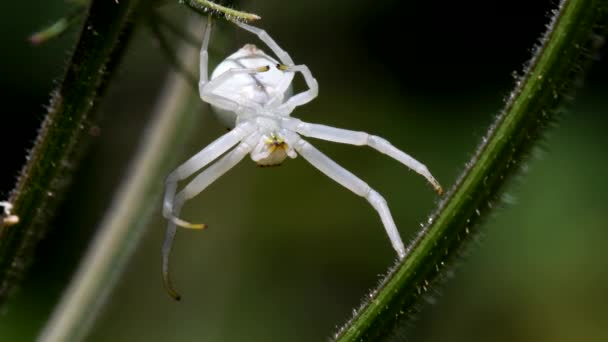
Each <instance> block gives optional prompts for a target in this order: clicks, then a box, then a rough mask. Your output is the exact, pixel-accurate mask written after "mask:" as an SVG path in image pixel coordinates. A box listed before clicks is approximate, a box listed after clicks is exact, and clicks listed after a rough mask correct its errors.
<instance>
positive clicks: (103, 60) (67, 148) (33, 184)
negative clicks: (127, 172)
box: [0, 0, 137, 305]
mask: <svg viewBox="0 0 608 342" xmlns="http://www.w3.org/2000/svg"><path fill="white" fill-rule="evenodd" d="M136 3H137V0H123V1H121V3H120V5H117V4H116V3H114V2H113V1H107V0H95V1H93V2H92V4H91V6H90V9H89V14H88V16H87V18H86V20H85V23H84V25H83V30H82V33H81V35H80V38H79V40H78V43H77V45H76V48H75V50H74V53H73V55H72V58H71V61H70V63H69V65H68V68H67V71H66V74H65V76H64V79H63V81H62V82H61V86H60V87H59V88H58V89H57V90H55V91H54V93H53V97H52V101H51V105H50V108H49V111H48V113H47V115H46V117H45V119H44V121H43V123H42V127H41V128H40V130H39V135H38V138H37V139H36V142H35V145H34V147H33V148H32V150H31V152H30V154H29V156H28V158H27V163H26V165H25V166H24V167H23V169H22V171H21V174H20V176H19V179H18V181H17V184H16V186H15V188H14V189H13V191H12V192H11V195H10V198H9V202H10V203H12V204H13V206H14V209H13V214H15V215H17V216H18V217H19V219H20V222H19V223H18V224H16V225H12V226H10V227H8V226H3V224H2V221H0V305H2V304H4V303H5V301H6V299H7V298H8V296H9V294H10V293H11V292H12V290H13V289H15V288H16V285H17V284H18V282H19V279H20V278H21V277H22V276H23V273H24V272H25V269H26V267H27V266H28V265H29V264H30V263H31V261H32V255H33V249H34V247H35V246H36V244H37V242H38V241H39V240H40V239H41V238H42V237H43V236H44V234H45V233H46V231H47V230H48V229H49V227H48V225H49V220H50V219H51V214H50V213H51V212H52V210H53V209H54V207H55V206H56V205H57V203H58V201H59V200H60V198H61V197H62V194H63V192H64V190H65V188H66V184H67V183H69V178H70V174H71V172H72V170H73V165H74V163H75V162H76V159H77V158H76V156H77V154H78V152H80V149H79V147H80V146H81V145H82V143H83V141H85V140H86V137H87V136H88V129H87V128H88V120H89V119H90V116H91V114H92V112H93V109H94V107H95V105H96V104H97V103H98V101H99V99H100V97H101V95H102V93H103V90H104V88H105V85H106V82H107V80H108V79H109V78H110V77H111V76H112V72H113V70H114V67H115V66H116V64H117V63H118V60H119V59H120V58H119V57H120V55H121V53H122V51H123V48H124V46H126V43H125V42H124V41H126V40H127V39H128V37H129V36H130V34H129V33H130V32H131V28H132V24H131V23H130V22H129V21H128V18H129V14H130V12H131V9H132V8H133V7H134V6H135V4H136ZM119 39H122V40H123V42H122V44H118V41H119Z"/></svg>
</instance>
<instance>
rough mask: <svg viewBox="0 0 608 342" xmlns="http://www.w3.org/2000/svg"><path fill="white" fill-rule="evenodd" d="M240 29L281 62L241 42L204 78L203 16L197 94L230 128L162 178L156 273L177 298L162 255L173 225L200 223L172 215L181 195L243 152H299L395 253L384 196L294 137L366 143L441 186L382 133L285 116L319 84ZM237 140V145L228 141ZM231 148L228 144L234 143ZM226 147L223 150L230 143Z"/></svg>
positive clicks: (194, 191)
mask: <svg viewBox="0 0 608 342" xmlns="http://www.w3.org/2000/svg"><path fill="white" fill-rule="evenodd" d="M234 23H235V24H236V25H238V26H239V27H241V28H242V29H244V30H246V31H249V32H251V33H253V34H255V35H257V36H258V38H259V39H260V40H261V41H262V42H264V43H265V44H266V45H267V46H268V47H269V48H270V50H272V52H273V53H274V54H275V55H276V56H277V57H278V59H279V60H280V63H279V62H277V61H276V60H275V59H274V58H272V57H271V56H269V55H267V54H265V53H264V52H263V51H262V50H260V49H258V48H256V47H255V46H254V45H251V44H247V45H245V46H244V47H243V48H241V49H240V50H238V51H237V52H235V53H234V54H232V55H230V56H229V57H228V58H226V59H225V60H223V61H222V62H221V63H220V64H219V65H218V66H217V67H216V69H215V70H214V71H213V73H212V75H211V79H210V80H209V78H208V73H207V67H208V65H207V64H208V53H207V47H208V45H209V38H210V32H211V20H209V21H207V24H206V27H205V31H204V37H203V43H202V47H201V52H200V81H199V93H200V96H201V98H202V99H203V101H205V102H208V103H209V104H211V106H212V107H213V108H214V109H215V112H216V114H217V115H218V117H219V119H220V120H221V121H222V122H224V123H225V124H227V125H229V126H230V127H234V128H232V130H231V131H230V132H228V133H226V134H224V135H223V136H221V137H220V138H218V139H217V140H215V141H213V142H212V143H211V144H209V146H207V147H205V148H204V149H203V150H201V151H200V152H198V153H197V154H196V155H194V156H193V157H191V158H190V159H189V160H188V161H186V162H185V163H183V164H182V165H180V166H179V167H178V168H177V169H175V170H174V171H173V172H171V174H169V176H168V177H167V180H166V183H165V196H164V202H163V216H164V217H165V218H167V219H168V220H169V223H168V227H167V232H166V235H165V241H164V243H163V249H162V255H163V264H162V265H163V280H164V284H165V287H166V289H167V291H168V292H169V294H170V295H171V296H172V297H173V298H175V299H179V298H180V297H179V295H178V294H177V293H176V292H175V291H174V290H173V288H172V286H171V282H170V278H169V271H168V268H169V254H170V252H171V246H172V243H173V239H174V237H175V233H176V226H180V227H184V228H194V229H203V228H205V225H203V224H192V223H190V222H187V221H184V220H182V219H180V218H179V213H180V211H181V209H182V206H183V204H184V202H185V201H187V200H188V199H190V198H192V197H194V196H196V195H198V194H199V193H200V192H201V191H203V190H204V189H205V188H207V186H209V185H210V184H211V183H212V182H214V181H215V180H217V179H218V178H219V177H220V176H222V175H223V174H224V173H226V172H227V171H228V170H230V169H231V168H232V167H234V166H235V165H236V164H237V163H239V162H240V161H241V160H242V159H243V158H244V157H245V156H246V155H247V154H250V155H251V159H253V161H255V162H256V163H257V164H258V165H261V166H271V165H278V164H280V163H281V162H283V160H285V159H286V158H287V157H290V158H295V157H296V156H297V155H298V154H299V155H301V156H302V157H303V158H304V159H306V160H307V161H308V162H309V163H311V164H312V165H313V166H314V167H316V168H317V169H319V170H320V171H321V172H322V173H324V174H326V175H327V176H328V177H330V178H331V179H333V180H334V181H336V182H338V183H340V184H341V185H342V186H344V187H346V188H347V189H349V190H351V191H352V192H354V193H355V194H357V195H359V196H361V197H364V198H365V199H366V200H368V201H369V203H370V204H371V205H372V206H373V207H374V209H375V210H376V211H377V212H378V214H379V215H380V219H381V221H382V224H383V225H384V228H385V229H386V232H387V234H388V237H389V239H390V241H391V244H392V245H393V248H394V249H395V251H397V255H398V256H399V258H400V259H401V258H403V257H404V256H405V248H404V246H403V242H402V241H401V237H400V236H399V232H398V230H397V227H396V226H395V222H394V221H393V218H392V217H391V213H390V211H389V209H388V206H387V204H386V201H385V200H384V198H383V197H382V196H380V194H378V193H377V192H376V191H375V190H373V189H372V188H370V187H369V185H367V183H365V182H364V181H362V180H361V179H359V178H357V177H356V176H355V175H353V174H352V173H350V172H349V171H348V170H346V169H344V168H343V167H341V166H340V165H338V164H336V163H335V162H334V161H333V160H331V159H330V158H328V157H327V156H326V155H325V154H323V153H321V152H320V151H319V150H317V149H316V148H314V147H313V146H312V145H311V144H309V143H308V142H307V141H306V140H304V139H302V138H301V137H300V136H306V137H311V138H317V139H322V140H327V141H333V142H337V143H343V144H351V145H358V146H362V145H367V146H370V147H372V148H374V149H376V150H378V151H380V152H382V153H384V154H386V155H388V156H390V157H392V158H394V159H396V160H397V161H399V162H401V163H402V164H404V165H405V166H407V167H409V168H410V169H412V170H414V171H415V172H417V173H419V174H420V175H422V176H423V177H425V178H426V179H427V180H428V181H429V182H430V183H431V184H432V185H433V187H434V188H435V190H436V191H437V192H438V193H439V194H441V193H442V188H441V186H440V185H439V183H438V182H437V181H436V180H435V178H434V177H433V176H432V175H431V173H430V172H429V170H428V169H427V168H426V166H424V165H423V164H422V163H420V162H418V161H417V160H416V159H414V158H412V157H410V156H409V155H408V154H406V153H405V152H403V151H401V150H399V149H397V148H396V147H394V146H393V145H391V144H390V143H389V142H388V141H386V140H384V139H383V138H380V137H377V136H374V135H370V134H368V133H365V132H357V131H349V130H345V129H340V128H334V127H329V126H324V125H319V124H312V123H306V122H303V121H301V120H299V119H296V118H292V117H290V114H291V112H292V111H293V110H294V108H295V107H297V106H301V105H303V104H306V103H308V102H310V101H311V100H312V99H314V98H315V97H316V96H317V93H318V88H319V87H318V84H317V81H316V80H315V78H314V77H313V76H312V74H311V72H310V70H309V69H308V67H307V66H306V65H303V64H302V65H295V64H294V62H293V60H292V59H291V57H290V56H289V54H288V53H287V52H285V51H284V50H283V49H281V48H280V47H279V45H278V44H277V43H276V42H275V41H274V40H273V39H272V38H271V37H270V36H269V35H268V34H267V33H266V32H265V31H264V30H261V29H259V28H257V27H253V26H250V25H247V24H244V23H241V22H238V21H234ZM296 72H300V73H301V74H302V75H303V76H304V80H305V81H306V85H307V87H308V89H307V90H305V91H302V92H300V93H298V94H295V95H293V96H289V95H290V94H291V83H292V80H293V78H294V75H295V73H296ZM235 145H236V147H234V146H235ZM233 147H234V148H233ZM231 148H233V149H232V150H231V151H230V152H228V153H226V152H227V151H228V150H229V149H231ZM224 153H226V154H225V155H224V156H223V157H222V158H220V159H219V160H218V161H217V162H215V163H214V164H211V165H210V166H209V167H208V168H206V169H205V170H203V171H202V172H201V173H199V174H198V175H197V176H196V177H195V178H194V179H193V180H192V181H191V182H190V183H188V184H187V185H186V186H185V187H184V188H183V189H182V190H181V191H180V192H178V193H177V195H176V194H175V193H176V190H177V182H178V181H181V180H184V179H186V178H188V177H190V176H192V175H193V174H194V173H196V172H198V171H199V170H201V169H202V168H204V167H206V166H207V165H208V164H209V163H211V162H212V161H214V160H215V159H216V158H218V157H220V156H221V155H222V154H224Z"/></svg>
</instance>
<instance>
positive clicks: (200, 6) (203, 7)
mask: <svg viewBox="0 0 608 342" xmlns="http://www.w3.org/2000/svg"><path fill="white" fill-rule="evenodd" d="M181 2H183V3H184V4H186V6H188V7H190V8H192V9H193V10H195V11H197V12H199V13H201V14H216V15H223V16H224V17H225V18H226V19H228V20H231V19H238V20H242V21H252V20H259V19H261V17H260V16H259V15H257V14H253V13H247V12H242V11H237V10H235V9H232V8H230V7H226V6H222V5H219V4H216V3H215V2H213V1H208V0H181Z"/></svg>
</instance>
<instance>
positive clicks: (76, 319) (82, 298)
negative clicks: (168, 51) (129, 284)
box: [39, 21, 202, 341]
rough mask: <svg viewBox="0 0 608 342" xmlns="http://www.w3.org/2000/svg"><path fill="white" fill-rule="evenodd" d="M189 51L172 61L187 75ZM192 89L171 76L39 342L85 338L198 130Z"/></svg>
mask: <svg viewBox="0 0 608 342" xmlns="http://www.w3.org/2000/svg"><path fill="white" fill-rule="evenodd" d="M197 22H198V21H197ZM190 26H196V27H198V26H197V25H190ZM188 46H189V44H187V43H183V44H182V47H181V48H180V49H178V52H177V55H179V56H180V58H181V59H182V60H183V61H184V62H185V65H187V66H188V68H187V69H188V70H187V71H188V72H191V70H192V69H194V67H195V66H196V65H197V63H198V58H197V57H198V51H197V50H195V49H192V47H191V46H190V47H189V48H188ZM194 89H196V88H195V87H194V88H193V87H192V84H191V82H190V81H189V80H187V79H185V78H184V77H183V74H182V73H181V72H180V71H177V72H173V73H172V75H171V76H170V79H169V81H168V82H167V86H166V88H165V90H164V92H163V95H162V96H161V97H160V99H159V102H158V105H157V106H156V109H155V114H154V116H153V119H152V121H151V122H150V124H149V126H148V127H147V130H146V134H145V136H144V138H143V139H142V141H141V143H140V148H139V149H138V152H137V154H136V158H135V159H134V160H133V162H132V164H131V167H130V168H129V172H128V175H127V177H126V179H125V181H124V182H123V183H122V185H121V187H120V189H119V190H118V191H117V193H116V195H115V198H114V200H113V203H112V206H111V208H110V209H109V210H108V212H107V213H106V215H105V217H104V220H103V221H102V223H101V225H100V227H99V228H98V232H99V233H98V234H97V236H96V237H95V239H94V240H93V242H92V244H91V246H90V247H89V249H88V250H87V252H86V255H85V257H84V259H83V261H82V262H81V263H80V265H79V267H78V271H77V272H76V275H75V276H74V278H73V280H72V281H71V284H70V286H69V287H68V288H67V289H66V290H65V292H64V295H63V297H62V299H61V301H60V303H59V305H58V306H57V307H56V308H55V310H54V312H53V314H52V316H51V319H50V320H49V321H48V322H47V325H46V327H45V328H44V331H43V333H42V335H41V337H40V338H39V341H79V340H82V339H83V338H85V337H86V335H87V333H88V332H89V330H90V327H91V323H93V321H94V319H95V318H96V316H97V314H98V313H99V309H100V308H101V307H102V306H103V304H104V303H105V300H106V299H107V297H108V295H109V293H110V292H111V290H112V289H113V287H114V283H115V282H116V279H118V277H119V276H120V274H121V273H122V270H123V268H124V266H125V265H126V263H127V262H128V261H129V258H130V257H131V255H132V252H133V250H134V248H135V247H136V245H137V242H138V241H139V240H140V236H141V234H142V233H143V231H144V229H145V228H146V223H147V219H148V218H149V217H150V214H151V213H153V212H157V210H155V209H158V208H160V206H159V203H160V195H161V192H162V184H163V182H162V180H163V179H164V177H166V175H167V174H168V173H169V170H168V168H169V167H170V165H174V164H175V162H176V159H177V157H178V156H179V154H176V153H175V151H179V150H181V148H180V147H181V146H183V144H184V143H185V142H186V139H188V137H189V136H190V134H188V132H189V131H190V130H192V129H194V128H196V127H200V125H199V124H198V123H197V120H199V119H198V118H200V110H201V105H202V102H201V100H200V98H199V97H198V94H197V93H196V92H195V91H194ZM159 281H160V280H159Z"/></svg>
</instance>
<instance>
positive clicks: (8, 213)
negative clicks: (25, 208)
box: [0, 201, 19, 227]
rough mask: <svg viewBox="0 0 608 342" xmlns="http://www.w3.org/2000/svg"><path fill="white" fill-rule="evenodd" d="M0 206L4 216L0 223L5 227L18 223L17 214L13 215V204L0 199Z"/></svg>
mask: <svg viewBox="0 0 608 342" xmlns="http://www.w3.org/2000/svg"><path fill="white" fill-rule="evenodd" d="M0 207H2V208H3V210H4V215H3V216H4V217H3V218H2V223H3V224H4V226H5V227H10V226H14V225H16V224H17V223H19V216H17V215H13V214H12V211H13V205H12V204H11V203H10V202H7V201H0Z"/></svg>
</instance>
